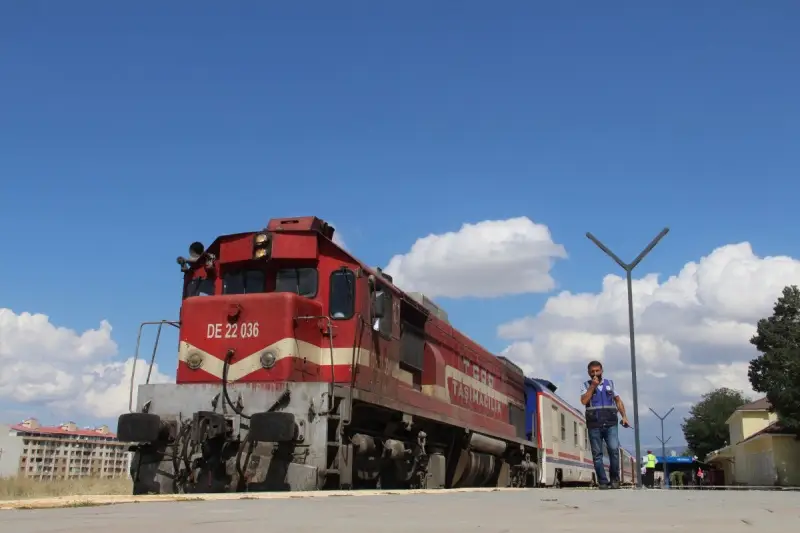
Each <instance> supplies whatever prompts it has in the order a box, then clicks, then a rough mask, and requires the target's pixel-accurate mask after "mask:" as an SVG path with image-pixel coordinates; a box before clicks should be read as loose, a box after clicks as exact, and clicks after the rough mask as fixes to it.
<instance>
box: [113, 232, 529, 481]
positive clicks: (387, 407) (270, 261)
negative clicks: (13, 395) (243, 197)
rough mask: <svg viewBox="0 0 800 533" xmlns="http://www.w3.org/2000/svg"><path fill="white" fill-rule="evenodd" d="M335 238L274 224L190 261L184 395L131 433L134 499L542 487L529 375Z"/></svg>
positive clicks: (154, 395)
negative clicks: (537, 482) (530, 435)
mask: <svg viewBox="0 0 800 533" xmlns="http://www.w3.org/2000/svg"><path fill="white" fill-rule="evenodd" d="M333 234H334V228H333V227H331V226H330V225H328V224H327V223H326V222H324V221H322V220H320V219H318V218H316V217H300V218H285V219H273V220H271V221H270V222H269V224H268V226H267V228H266V229H264V230H263V231H258V232H253V233H240V234H235V235H226V236H221V237H218V238H217V239H216V240H215V241H214V242H213V243H212V244H211V245H210V246H209V247H208V248H204V246H203V245H202V244H200V243H197V242H196V243H193V244H192V245H191V246H190V254H189V258H182V257H181V258H178V263H179V264H180V265H181V270H182V271H183V273H184V283H183V300H182V305H181V311H180V321H179V322H165V323H168V324H171V325H173V326H175V327H178V328H179V330H180V342H179V348H178V369H177V379H176V383H174V384H145V385H142V386H140V387H139V394H138V400H137V405H136V409H135V411H133V412H130V413H126V414H123V415H122V416H120V417H119V421H118V430H117V432H118V437H119V439H120V440H122V441H125V442H131V443H133V445H132V447H131V448H132V450H133V451H134V452H135V454H134V461H133V466H132V472H131V474H132V477H133V480H134V489H133V490H134V493H137V494H141V493H176V492H238V491H268V490H291V491H295V490H315V489H339V488H415V487H427V488H449V487H463V486H524V485H525V484H526V483H527V482H528V480H529V479H530V477H531V473H532V472H533V471H534V470H535V468H536V465H535V464H534V462H533V461H532V460H531V457H534V458H535V457H536V450H535V444H534V443H533V442H531V441H529V440H527V439H526V437H525V397H524V387H523V374H522V371H521V370H520V369H519V368H518V367H516V365H514V364H513V363H510V362H508V361H505V360H504V359H502V358H497V357H495V356H493V355H492V354H491V353H489V352H487V351H486V350H485V349H483V348H482V347H481V346H479V345H478V344H476V343H475V342H473V341H472V340H470V339H469V338H467V337H466V336H465V335H463V334H462V333H460V332H459V331H458V330H456V329H455V328H453V327H452V326H451V325H450V324H449V323H448V319H447V315H446V313H445V312H444V311H442V310H441V309H440V308H439V307H438V306H436V305H435V304H434V303H433V302H432V301H431V300H429V299H428V298H426V297H425V296H424V295H422V294H418V293H406V292H403V291H401V290H400V289H398V288H397V287H396V286H394V284H393V283H392V278H391V276H389V275H387V274H385V273H383V272H381V271H380V269H374V270H373V269H371V268H369V267H367V266H365V265H364V264H363V263H361V262H360V261H359V260H358V259H356V258H355V257H353V256H352V255H351V254H350V253H349V252H347V251H345V250H344V249H342V248H341V247H339V246H337V245H336V244H335V243H334V242H333V240H332V239H333ZM146 324H153V323H145V324H143V325H142V326H144V325H146ZM158 324H159V329H160V328H161V326H162V325H163V323H158ZM140 333H141V328H140ZM138 349H139V347H138V345H137V355H138ZM151 365H152V361H151Z"/></svg>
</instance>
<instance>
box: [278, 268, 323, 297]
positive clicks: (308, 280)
mask: <svg viewBox="0 0 800 533" xmlns="http://www.w3.org/2000/svg"><path fill="white" fill-rule="evenodd" d="M275 292H293V293H295V294H299V295H300V296H305V297H306V298H313V297H314V296H316V295H317V269H316V268H282V269H281V270H278V274H277V276H276V277H275Z"/></svg>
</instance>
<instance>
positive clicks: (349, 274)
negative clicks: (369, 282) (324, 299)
mask: <svg viewBox="0 0 800 533" xmlns="http://www.w3.org/2000/svg"><path fill="white" fill-rule="evenodd" d="M355 296H356V275H355V274H354V273H353V271H352V270H350V269H349V268H341V269H339V270H336V271H334V272H333V273H331V279H330V294H329V296H328V314H329V315H330V317H331V318H332V319H334V320H346V319H348V318H352V316H353V315H354V314H355V310H356V305H355V302H356V298H355Z"/></svg>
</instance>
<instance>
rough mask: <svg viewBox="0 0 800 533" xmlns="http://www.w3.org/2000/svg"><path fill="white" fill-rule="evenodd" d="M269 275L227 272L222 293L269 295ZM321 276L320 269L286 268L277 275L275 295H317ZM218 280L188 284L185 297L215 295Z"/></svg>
mask: <svg viewBox="0 0 800 533" xmlns="http://www.w3.org/2000/svg"><path fill="white" fill-rule="evenodd" d="M267 275H269V273H268V272H265V271H263V270H259V269H241V270H231V271H227V272H225V273H224V274H223V275H222V293H221V294H256V293H263V292H268V290H267V287H268V286H270V285H272V284H271V283H267V279H266V278H267ZM318 278H319V276H318V273H317V269H316V268H307V267H305V268H282V269H280V270H278V271H276V272H275V284H274V287H275V290H274V292H292V293H294V294H298V295H300V296H304V297H306V298H314V297H315V296H316V295H317V290H318V284H319V279H318ZM214 283H215V279H214V278H210V279H207V278H195V279H193V280H191V281H190V282H189V283H188V284H187V285H186V293H185V295H184V297H185V298H190V297H192V296H213V295H214V294H215V288H214Z"/></svg>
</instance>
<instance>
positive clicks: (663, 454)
mask: <svg viewBox="0 0 800 533" xmlns="http://www.w3.org/2000/svg"><path fill="white" fill-rule="evenodd" d="M648 409H650V412H651V413H653V414H654V415H656V416H657V417H658V419H659V420H661V438H659V439H658V440H659V442H661V457H663V458H664V486H665V487H667V488H669V474H668V472H667V470H668V469H667V443H668V442H669V439H671V438H672V437H668V438H667V440H664V419H665V418H667V417H668V416H669V414H670V413H671V412H672V411H673V409H675V408H674V407H670V409H669V411H667V414H665V415H664V416H661V415H659V414H658V413H656V412H655V411H653V408H652V407H648Z"/></svg>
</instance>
